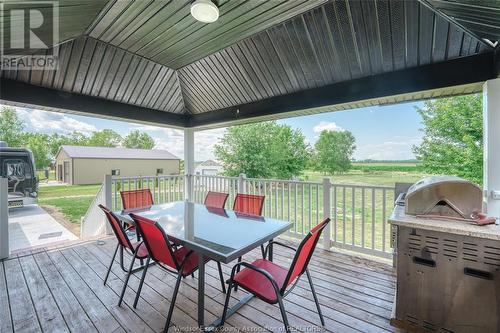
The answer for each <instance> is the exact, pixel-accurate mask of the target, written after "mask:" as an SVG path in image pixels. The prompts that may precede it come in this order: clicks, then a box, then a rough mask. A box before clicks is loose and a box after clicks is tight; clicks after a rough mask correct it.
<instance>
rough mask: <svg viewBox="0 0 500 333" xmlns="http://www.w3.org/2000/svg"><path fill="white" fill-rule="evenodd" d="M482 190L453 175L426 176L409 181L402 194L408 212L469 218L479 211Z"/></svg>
mask: <svg viewBox="0 0 500 333" xmlns="http://www.w3.org/2000/svg"><path fill="white" fill-rule="evenodd" d="M481 207H482V190H481V188H480V187H479V186H477V185H476V184H474V183H472V182H470V181H468V180H465V179H462V178H459V177H453V176H433V177H426V178H423V179H421V180H419V181H418V182H416V183H415V184H413V185H412V186H411V187H410V188H409V189H408V192H407V193H406V196H405V211H406V214H409V215H440V216H453V217H461V218H466V219H470V218H471V216H472V214H473V213H478V212H481V211H482V209H481Z"/></svg>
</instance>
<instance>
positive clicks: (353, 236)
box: [351, 187, 356, 245]
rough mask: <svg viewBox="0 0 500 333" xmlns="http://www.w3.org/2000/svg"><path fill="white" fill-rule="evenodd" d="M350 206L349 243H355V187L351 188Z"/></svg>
mask: <svg viewBox="0 0 500 333" xmlns="http://www.w3.org/2000/svg"><path fill="white" fill-rule="evenodd" d="M351 201H352V207H351V225H352V226H351V227H352V233H351V244H352V245H356V242H355V239H356V188H355V187H353V188H352V198H351Z"/></svg>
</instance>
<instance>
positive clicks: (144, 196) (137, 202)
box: [120, 188, 154, 209]
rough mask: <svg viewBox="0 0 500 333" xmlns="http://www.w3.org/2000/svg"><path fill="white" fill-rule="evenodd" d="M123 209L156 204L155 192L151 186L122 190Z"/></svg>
mask: <svg viewBox="0 0 500 333" xmlns="http://www.w3.org/2000/svg"><path fill="white" fill-rule="evenodd" d="M120 196H121V197H122V205H123V209H134V208H144V207H149V206H152V205H154V200H153V194H151V190H150V189H149V188H145V189H140V190H131V191H120Z"/></svg>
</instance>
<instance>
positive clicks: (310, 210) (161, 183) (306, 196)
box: [82, 175, 394, 258]
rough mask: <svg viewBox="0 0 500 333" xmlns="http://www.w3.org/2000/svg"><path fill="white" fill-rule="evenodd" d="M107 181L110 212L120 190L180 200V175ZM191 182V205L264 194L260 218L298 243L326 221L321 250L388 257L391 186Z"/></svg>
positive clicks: (209, 178)
mask: <svg viewBox="0 0 500 333" xmlns="http://www.w3.org/2000/svg"><path fill="white" fill-rule="evenodd" d="M108 177H109V185H108V187H109V189H108V191H109V193H110V194H109V195H108V197H109V199H107V200H109V203H108V206H110V207H111V208H112V209H113V210H118V209H121V208H122V207H121V200H120V193H119V192H120V191H121V190H132V189H138V188H149V189H151V192H152V193H153V196H154V200H155V203H166V202H172V201H178V200H184V198H185V196H184V183H185V177H184V176H180V175H174V176H148V177H110V176H108ZM191 177H192V181H191V183H192V184H193V191H192V198H193V201H194V202H198V203H203V201H204V199H205V195H206V193H207V192H208V191H218V192H225V193H229V198H228V200H227V203H226V208H228V209H231V208H232V204H233V201H234V197H235V196H236V194H237V193H247V194H259V195H265V197H266V200H265V205H264V210H263V215H264V216H266V217H270V218H276V219H283V220H287V221H291V222H292V223H293V227H292V228H291V229H290V231H289V232H288V235H289V236H292V237H296V238H302V237H303V236H304V235H305V234H307V232H308V231H309V230H310V229H311V228H313V227H314V226H316V225H317V224H318V223H319V222H320V221H321V220H323V218H324V217H326V216H329V217H330V218H331V220H332V222H331V223H330V227H329V228H328V229H327V231H326V232H325V233H324V237H323V238H324V240H323V242H324V244H325V245H326V246H327V247H328V246H336V247H340V248H344V249H348V250H352V251H356V252H361V253H365V254H371V255H375V256H380V257H385V258H388V257H390V255H391V248H390V228H389V227H388V226H387V222H386V219H387V217H388V216H389V214H390V211H391V210H392V207H393V202H394V188H393V187H389V186H365V185H355V184H352V185H349V184H335V183H331V182H330V179H329V178H325V179H324V180H323V181H322V182H309V181H294V180H279V179H254V178H246V177H245V176H244V175H240V176H239V177H223V176H205V175H195V176H191ZM105 183H106V182H105ZM105 198H106V195H103V196H102V197H101V201H102V203H103V204H104V202H105V201H106V199H105ZM98 201H99V200H95V202H96V204H97V203H101V202H98ZM91 209H93V208H92V207H91V208H90V209H89V211H90V210H91ZM87 215H88V214H87ZM82 225H83V223H82ZM82 230H83V227H82ZM82 235H83V233H82Z"/></svg>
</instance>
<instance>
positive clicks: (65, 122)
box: [17, 108, 97, 133]
mask: <svg viewBox="0 0 500 333" xmlns="http://www.w3.org/2000/svg"><path fill="white" fill-rule="evenodd" d="M17 114H18V116H19V118H20V119H21V120H23V121H24V123H25V125H26V130H28V131H34V132H42V133H54V132H58V133H71V132H73V131H79V132H82V133H90V132H94V131H97V128H96V127H95V126H94V125H92V124H89V123H86V122H83V121H79V120H76V119H74V118H72V117H71V116H68V115H66V114H64V113H56V112H48V111H41V110H31V109H23V108H17Z"/></svg>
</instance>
